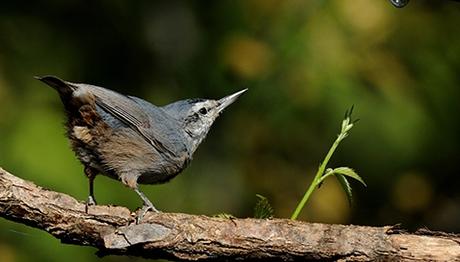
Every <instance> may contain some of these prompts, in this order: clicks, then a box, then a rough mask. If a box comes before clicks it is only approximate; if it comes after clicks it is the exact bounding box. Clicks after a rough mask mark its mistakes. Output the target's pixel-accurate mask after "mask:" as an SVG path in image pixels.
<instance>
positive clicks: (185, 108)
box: [163, 89, 247, 153]
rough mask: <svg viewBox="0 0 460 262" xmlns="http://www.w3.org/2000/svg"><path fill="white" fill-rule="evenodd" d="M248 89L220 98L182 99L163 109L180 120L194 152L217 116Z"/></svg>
mask: <svg viewBox="0 0 460 262" xmlns="http://www.w3.org/2000/svg"><path fill="white" fill-rule="evenodd" d="M246 91H247V89H243V90H241V91H238V92H236V93H234V94H231V95H229V96H226V97H224V98H221V99H219V100H213V99H201V98H195V99H186V100H181V101H177V102H174V103H172V104H169V105H166V106H164V107H163V109H164V110H165V111H166V112H167V113H168V114H169V115H170V116H172V117H173V118H175V119H176V120H178V121H179V123H180V124H181V126H182V128H183V129H184V131H185V134H186V138H187V140H188V141H189V142H190V144H191V147H192V148H191V149H192V153H193V152H194V151H195V150H196V148H197V147H198V145H199V144H200V143H201V141H203V139H204V138H205V137H206V135H207V133H208V131H209V129H210V128H211V126H212V124H213V123H214V121H215V120H216V118H217V117H218V116H219V115H220V114H221V113H222V112H223V110H224V109H225V108H226V107H227V106H229V105H231V104H232V103H233V102H235V101H236V99H237V98H238V97H239V96H241V95H242V94H243V93H244V92H246Z"/></svg>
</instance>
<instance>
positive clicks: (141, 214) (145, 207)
mask: <svg viewBox="0 0 460 262" xmlns="http://www.w3.org/2000/svg"><path fill="white" fill-rule="evenodd" d="M149 210H151V211H153V212H155V213H160V211H158V209H156V208H155V207H154V206H153V205H152V203H148V204H144V205H143V206H142V208H141V209H140V210H139V211H138V212H137V215H136V224H139V223H140V222H141V221H142V219H143V218H144V216H145V214H147V212H148V211H149Z"/></svg>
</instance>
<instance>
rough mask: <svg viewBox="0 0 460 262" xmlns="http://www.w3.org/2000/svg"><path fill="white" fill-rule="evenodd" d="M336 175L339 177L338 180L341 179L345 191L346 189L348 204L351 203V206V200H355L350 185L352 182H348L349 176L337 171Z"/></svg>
mask: <svg viewBox="0 0 460 262" xmlns="http://www.w3.org/2000/svg"><path fill="white" fill-rule="evenodd" d="M334 175H335V177H337V180H339V182H340V185H341V186H342V188H343V191H345V193H346V194H347V198H348V204H350V206H351V202H352V200H353V196H352V194H351V186H350V183H349V182H348V180H347V178H346V177H345V176H344V175H341V174H339V173H335V174H334Z"/></svg>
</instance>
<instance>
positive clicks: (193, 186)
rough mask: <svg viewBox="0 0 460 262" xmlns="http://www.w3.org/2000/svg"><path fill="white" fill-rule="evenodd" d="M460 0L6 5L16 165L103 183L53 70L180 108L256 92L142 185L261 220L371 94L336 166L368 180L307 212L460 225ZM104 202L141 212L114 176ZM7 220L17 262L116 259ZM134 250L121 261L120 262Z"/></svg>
mask: <svg viewBox="0 0 460 262" xmlns="http://www.w3.org/2000/svg"><path fill="white" fill-rule="evenodd" d="M459 24H460V4H458V3H455V2H451V1H435V0H431V1H430V0H426V1H412V2H411V3H410V4H409V5H408V6H407V7H406V8H404V9H396V8H394V7H393V6H392V5H390V3H389V2H388V1H386V0H373V1H368V0H354V1H343V0H328V1H323V0H316V1H313V0H311V1H304V0H289V1H285V0H241V1H233V0H225V1H147V0H138V1H121V0H116V1H114V0H112V1H75V0H74V1H72V0H68V1H57V0H46V1H44V0H42V1H2V2H1V3H0V166H1V167H3V168H4V169H6V170H8V171H10V172H12V173H13V174H15V175H17V176H20V177H22V178H24V179H28V180H31V181H34V182H35V183H36V184H38V185H41V186H43V187H46V188H50V189H52V190H56V191H60V192H65V193H67V194H70V195H72V196H74V197H76V198H77V199H80V200H82V201H83V200H85V199H86V197H87V180H86V177H85V176H84V175H83V172H82V166H81V165H80V164H79V163H78V162H77V160H76V159H75V157H74V155H73V153H72V152H71V150H70V147H69V143H68V142H67V140H66V138H65V137H64V129H63V126H62V124H63V122H64V114H63V109H62V105H61V102H60V100H59V98H58V96H57V94H56V93H55V92H54V90H52V89H51V88H49V87H47V86H45V85H44V84H42V83H40V82H38V81H36V80H34V79H33V78H32V76H34V75H44V74H53V75H57V76H59V77H61V78H63V79H66V80H69V81H73V82H83V83H91V84H95V85H100V86H104V87H108V88H111V89H114V90H118V91H120V92H123V93H126V94H130V95H135V96H139V97H143V98H145V99H147V100H149V101H151V102H152V103H154V104H157V105H164V104H167V103H170V102H173V101H176V100H179V99H183V98H192V97H204V98H220V97H223V96H224V95H228V94H230V93H232V92H234V91H237V90H240V89H242V88H249V92H247V93H246V94H245V95H244V96H242V97H241V99H240V100H239V101H237V103H235V104H233V105H232V106H231V107H230V108H229V109H228V110H226V111H225V113H224V114H223V115H222V116H221V117H220V118H219V119H218V121H217V122H216V123H215V125H214V127H213V128H212V130H211V132H210V133H209V134H208V138H207V139H206V140H205V141H204V143H203V144H202V145H201V146H200V147H199V149H198V151H197V152H196V154H195V156H194V160H193V162H192V164H191V166H190V167H189V168H188V169H186V170H185V172H183V174H181V175H180V176H178V177H177V178H175V179H174V180H172V181H171V182H170V183H168V184H165V185H158V186H142V189H143V190H145V192H146V194H147V195H148V196H149V198H150V199H151V200H152V201H153V203H154V204H155V205H156V207H157V208H159V209H160V210H162V211H165V212H185V213H191V214H206V215H213V214H216V213H222V212H227V213H231V214H233V215H235V216H237V217H248V216H251V215H252V209H253V206H254V204H255V202H256V197H255V194H256V193H260V194H262V195H264V196H266V197H268V198H269V200H270V201H271V202H272V204H273V206H274V208H275V215H276V217H282V218H283V217H284V218H286V217H289V216H290V214H291V212H292V211H293V209H294V208H295V206H296V203H297V202H298V201H299V200H300V198H301V197H302V195H303V192H304V190H305V188H306V186H307V184H308V183H309V182H310V181H311V179H312V177H313V175H314V173H315V170H316V168H317V166H318V165H319V162H320V161H321V160H322V158H323V157H324V155H325V153H326V152H327V150H328V148H329V146H330V144H331V143H332V142H333V140H334V139H335V136H336V134H337V133H338V131H339V128H340V122H341V119H342V117H343V113H344V112H345V109H347V108H348V107H349V106H351V105H352V104H354V105H355V116H356V117H358V118H360V119H361V121H360V122H359V123H358V124H357V125H356V127H355V128H354V129H353V130H352V131H351V135H350V137H349V138H347V139H346V140H345V141H344V143H343V144H342V146H341V147H340V148H339V150H338V152H337V153H336V154H335V155H334V157H333V160H332V163H331V167H334V166H351V167H353V168H355V169H356V170H357V171H358V173H359V174H360V175H361V176H362V177H363V178H364V179H365V180H366V182H367V183H368V188H363V187H362V186H361V185H359V184H358V183H355V182H352V183H353V186H354V204H353V206H352V207H349V206H348V204H347V200H346V197H345V194H344V193H343V192H342V191H341V189H340V187H339V185H338V183H336V181H334V179H330V180H327V181H326V183H325V185H324V186H323V187H321V189H320V190H318V191H317V192H316V193H315V194H314V196H313V198H312V200H311V202H309V203H308V204H307V209H306V210H305V211H304V212H303V213H302V215H301V217H300V219H302V220H306V221H315V222H325V223H344V224H349V223H353V224H361V225H377V226H381V225H389V224H396V223H402V225H403V227H404V228H408V229H415V228H418V227H424V226H426V227H429V228H430V229H434V230H443V231H449V232H451V231H454V232H459V231H460V223H459V221H460V192H459V187H460V174H459V171H458V166H457V165H458V162H457V161H459V160H460V157H459V152H458V146H459V145H460V141H459V135H460V121H459V117H458V115H459V113H460V103H459V98H460V88H459V85H460V34H459V31H458V25H459ZM95 183H96V184H95V190H96V191H95V192H96V198H97V200H98V202H99V204H116V205H123V206H127V207H129V208H130V209H135V208H137V207H138V206H139V205H140V204H141V203H140V200H139V199H138V197H137V195H136V194H135V193H134V192H132V191H131V190H129V189H128V188H125V187H124V186H123V185H121V184H120V183H118V182H116V181H114V180H111V179H108V178H106V177H102V176H100V177H98V178H97V179H96V182H95ZM95 251H96V250H95V249H93V248H89V247H78V246H70V245H62V244H60V243H59V241H58V240H56V239H54V238H52V237H51V236H49V235H48V234H46V233H43V232H41V231H39V230H36V229H32V228H28V227H26V226H24V225H20V224H16V223H13V222H10V221H7V220H5V219H1V220H0V260H1V261H4V262H9V261H29V260H32V259H33V260H34V261H62V260H64V259H65V260H69V261H81V260H98V258H97V257H96V256H95V255H94V252H95ZM128 259H133V258H124V257H107V258H104V259H103V260H104V261H124V260H128Z"/></svg>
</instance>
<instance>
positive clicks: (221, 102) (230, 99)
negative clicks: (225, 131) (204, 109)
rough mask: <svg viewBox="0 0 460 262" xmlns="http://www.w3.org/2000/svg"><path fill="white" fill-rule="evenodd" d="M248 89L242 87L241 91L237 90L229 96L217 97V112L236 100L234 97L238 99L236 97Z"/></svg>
mask: <svg viewBox="0 0 460 262" xmlns="http://www.w3.org/2000/svg"><path fill="white" fill-rule="evenodd" d="M246 91H248V89H247V88H246V89H243V90H241V91H238V92H236V93H234V94H231V95H229V96H226V97H224V98H221V99H219V100H218V101H217V102H219V105H218V106H217V109H218V110H219V112H222V110H224V109H225V108H226V107H227V106H229V105H231V104H232V103H233V102H235V101H236V99H238V97H240V96H241V95H242V94H243V93H244V92H246Z"/></svg>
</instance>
